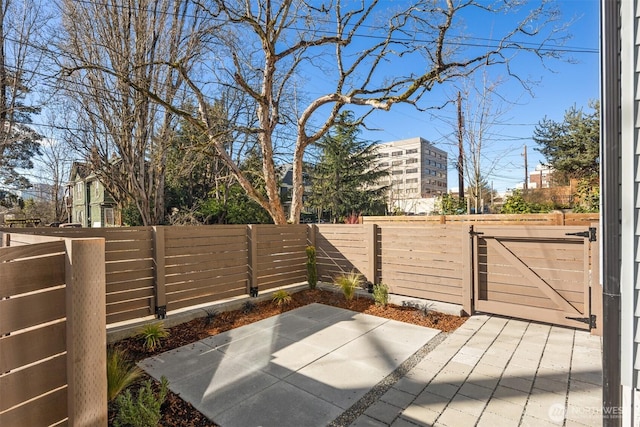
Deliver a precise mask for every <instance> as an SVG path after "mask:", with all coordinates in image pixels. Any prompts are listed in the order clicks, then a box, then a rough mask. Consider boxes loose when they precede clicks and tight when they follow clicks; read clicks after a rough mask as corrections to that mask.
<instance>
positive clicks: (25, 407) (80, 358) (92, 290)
mask: <svg viewBox="0 0 640 427" xmlns="http://www.w3.org/2000/svg"><path fill="white" fill-rule="evenodd" d="M12 237H14V239H13V240H12V241H11V242H9V239H8V238H6V237H5V238H3V246H6V244H8V243H10V244H11V245H12V247H3V248H0V356H1V357H0V425H1V426H3V427H13V426H27V425H29V426H31V425H34V426H35V425H54V424H65V425H95V426H100V425H103V426H106V425H107V385H106V375H105V372H106V334H105V328H106V324H105V308H106V299H105V258H104V253H105V252H104V241H103V239H80V240H73V239H60V238H51V237H45V236H27V235H13V236H12Z"/></svg>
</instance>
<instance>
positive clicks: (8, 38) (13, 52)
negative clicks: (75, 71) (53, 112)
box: [0, 0, 48, 189]
mask: <svg viewBox="0 0 640 427" xmlns="http://www.w3.org/2000/svg"><path fill="white" fill-rule="evenodd" d="M47 19H48V16H47V14H46V13H45V10H44V7H43V5H42V4H41V2H38V1H36V0H0V184H2V185H4V186H6V187H7V188H12V189H19V188H24V187H26V186H28V185H29V182H28V180H27V179H26V177H24V176H22V175H21V174H20V173H19V171H18V170H17V169H30V168H32V167H33V162H32V157H33V156H35V155H37V154H38V153H39V147H40V146H39V141H40V139H41V136H40V135H39V134H38V133H37V132H36V131H35V130H34V129H33V128H32V127H30V126H29V124H30V123H31V115H32V114H35V113H37V112H38V111H39V108H38V106H37V105H35V99H34V95H33V93H32V91H33V89H34V88H35V86H36V85H37V81H38V79H37V78H36V77H37V75H38V71H37V70H38V67H39V66H40V65H41V63H42V60H43V58H44V54H43V52H44V51H43V49H42V45H43V44H44V39H43V31H42V30H43V27H44V26H45V24H46V22H47Z"/></svg>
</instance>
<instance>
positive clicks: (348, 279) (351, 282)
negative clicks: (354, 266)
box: [335, 271, 363, 301]
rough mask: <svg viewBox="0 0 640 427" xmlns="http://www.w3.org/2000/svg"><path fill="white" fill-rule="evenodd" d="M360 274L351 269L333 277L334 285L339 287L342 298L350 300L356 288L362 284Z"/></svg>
mask: <svg viewBox="0 0 640 427" xmlns="http://www.w3.org/2000/svg"><path fill="white" fill-rule="evenodd" d="M362 281H363V278H362V274H360V273H356V272H355V271H352V272H351V273H347V274H342V275H340V276H338V277H336V279H335V285H336V286H337V287H339V288H340V290H341V291H342V294H343V295H344V298H345V299H346V300H347V301H351V300H352V299H353V296H354V295H355V294H356V289H358V288H359V287H360V286H361V285H362Z"/></svg>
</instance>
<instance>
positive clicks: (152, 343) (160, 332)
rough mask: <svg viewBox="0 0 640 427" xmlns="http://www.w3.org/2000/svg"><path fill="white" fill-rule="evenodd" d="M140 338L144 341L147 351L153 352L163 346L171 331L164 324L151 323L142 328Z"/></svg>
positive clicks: (139, 333)
mask: <svg viewBox="0 0 640 427" xmlns="http://www.w3.org/2000/svg"><path fill="white" fill-rule="evenodd" d="M138 336H139V337H140V339H141V340H142V343H143V345H144V348H145V350H147V351H149V352H151V351H154V350H155V349H156V348H158V347H160V345H161V344H162V339H163V338H166V337H168V336H169V331H167V329H166V328H165V327H164V323H163V322H156V323H149V324H147V325H144V326H143V327H142V328H140V331H139V332H138Z"/></svg>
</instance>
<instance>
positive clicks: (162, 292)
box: [153, 226, 167, 319]
mask: <svg viewBox="0 0 640 427" xmlns="http://www.w3.org/2000/svg"><path fill="white" fill-rule="evenodd" d="M166 291H167V290H166V286H165V269H164V227H159V226H154V227H153V293H154V296H155V313H156V316H157V317H158V318H159V319H164V318H165V317H167V292H166Z"/></svg>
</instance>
